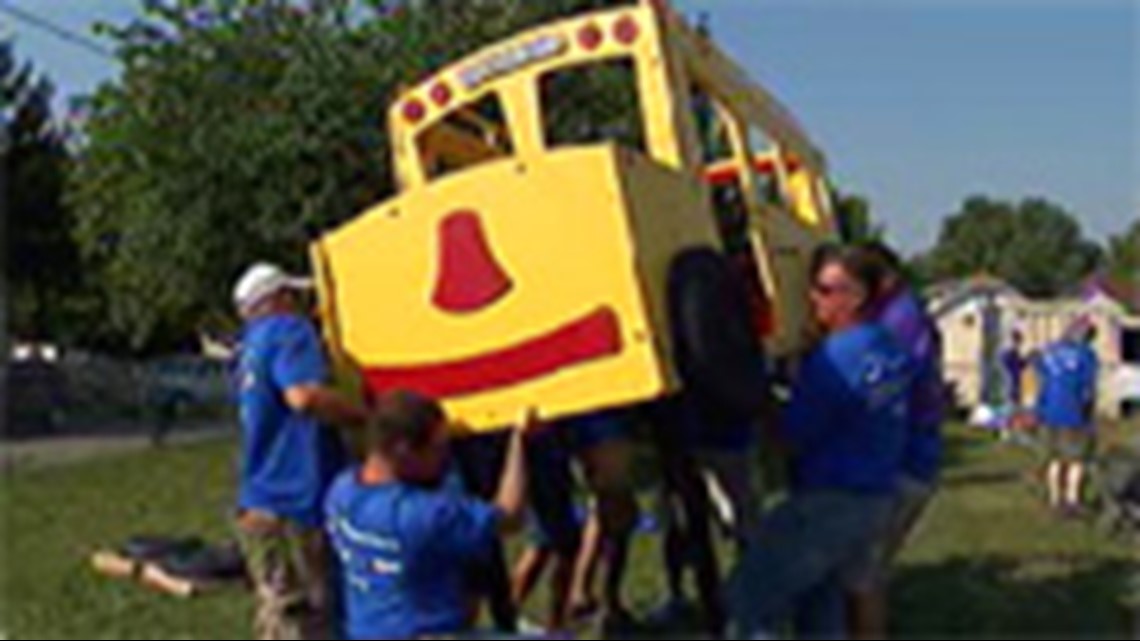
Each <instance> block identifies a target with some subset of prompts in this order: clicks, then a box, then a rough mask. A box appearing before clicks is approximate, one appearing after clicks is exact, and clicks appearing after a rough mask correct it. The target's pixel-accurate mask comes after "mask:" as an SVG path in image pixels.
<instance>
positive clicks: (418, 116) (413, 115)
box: [404, 98, 427, 125]
mask: <svg viewBox="0 0 1140 641" xmlns="http://www.w3.org/2000/svg"><path fill="white" fill-rule="evenodd" d="M425 116H427V107H425V106H424V103H423V102H422V101H420V100H419V99H418V98H412V99H411V100H409V101H407V102H405V103H404V119H405V120H407V121H408V122H409V123H411V124H413V125H414V124H416V123H418V122H420V121H421V120H423V119H424V117H425Z"/></svg>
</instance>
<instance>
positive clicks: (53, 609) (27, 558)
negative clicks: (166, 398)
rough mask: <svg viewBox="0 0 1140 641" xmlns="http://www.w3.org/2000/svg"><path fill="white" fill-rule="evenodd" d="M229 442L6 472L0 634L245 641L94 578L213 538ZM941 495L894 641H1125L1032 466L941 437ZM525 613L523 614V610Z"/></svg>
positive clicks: (1086, 544) (1022, 458)
mask: <svg viewBox="0 0 1140 641" xmlns="http://www.w3.org/2000/svg"><path fill="white" fill-rule="evenodd" d="M234 457H235V449H234V444H233V443H230V442H214V443H205V444H199V445H194V446H187V447H182V448H178V449H173V448H172V449H168V450H158V451H148V452H145V453H137V454H129V455H123V456H120V457H117V458H105V459H100V460H96V461H89V462H85V463H81V464H75V465H72V466H68V467H60V468H53V469H42V470H22V471H17V472H9V473H8V474H7V478H6V479H5V484H4V492H3V494H2V495H0V508H2V509H0V514H3V515H4V518H5V523H4V526H5V527H4V528H3V534H4V536H5V540H4V545H3V552H4V558H2V559H0V562H2V565H0V567H2V568H3V572H2V576H0V588H2V590H3V592H2V595H3V597H4V598H3V599H0V628H2V630H0V631H2V632H3V633H5V634H6V635H7V636H8V637H10V638H57V639H81V638H82V639H89V638H95V639H152V638H153V639H228V638H248V623H247V622H248V620H249V618H250V612H251V608H250V598H249V597H248V596H247V595H246V594H244V593H242V592H241V591H238V590H226V591H222V592H219V593H216V594H211V595H207V596H204V597H202V598H197V599H192V600H189V601H179V600H177V599H173V598H171V597H166V596H162V595H158V594H154V593H151V592H148V591H146V590H144V589H140V588H139V587H137V586H135V585H133V584H130V583H127V582H121V581H115V580H110V579H104V578H101V577H98V576H96V575H95V574H94V573H93V572H91V571H90V570H89V568H88V566H87V556H88V554H89V553H90V552H91V551H92V550H93V549H94V548H96V547H97V546H100V545H107V544H114V543H116V542H119V541H121V540H123V539H125V538H126V537H128V536H130V535H132V534H139V533H167V534H170V533H173V534H199V535H204V536H207V537H210V538H211V539H224V538H226V537H227V536H228V522H229V521H228V511H229V509H230V503H231V497H232V492H233V491H232V487H233V481H234V469H235V468H234ZM949 459H950V460H949V464H948V469H947V473H946V478H945V486H944V489H943V491H942V492H941V494H940V495H939V496H938V498H937V500H936V502H935V503H934V504H933V506H932V508H931V510H930V511H929V512H928V514H927V517H926V519H925V520H924V521H923V523H922V524H921V525H920V527H919V530H918V531H917V532H916V535H915V538H914V539H913V540H912V544H911V545H910V547H909V548H908V549H907V550H906V551H905V553H904V554H903V556H902V558H901V559H900V563H899V566H898V568H897V571H896V574H895V584H894V589H893V592H892V600H893V611H892V620H891V629H892V633H893V635H894V636H896V637H928V638H935V637H937V638H945V637H950V638H966V637H969V638H994V637H998V638H1002V637H1004V638H1014V637H1036V638H1045V637H1058V638H1059V637H1062V636H1063V637H1064V638H1071V637H1072V636H1076V637H1080V638H1126V637H1127V633H1128V631H1129V629H1130V622H1129V617H1128V616H1127V610H1126V598H1127V595H1128V584H1129V580H1130V578H1131V575H1132V568H1131V566H1132V563H1133V562H1134V556H1133V551H1132V549H1131V548H1130V547H1129V546H1127V545H1125V544H1124V543H1123V542H1121V541H1113V540H1111V539H1110V538H1108V537H1107V536H1105V535H1104V534H1103V533H1102V532H1101V531H1100V530H1098V529H1097V528H1095V527H1092V526H1090V525H1089V524H1086V523H1079V522H1077V523H1074V522H1059V521H1057V520H1055V519H1054V518H1053V517H1051V516H1050V515H1048V514H1047V513H1046V511H1045V510H1044V509H1043V508H1042V506H1041V503H1040V498H1039V495H1038V494H1037V492H1036V488H1035V487H1034V486H1033V484H1032V483H1031V482H1030V480H1031V478H1030V475H1031V471H1032V468H1033V465H1034V461H1035V458H1034V456H1033V455H1032V454H1031V453H1029V452H1026V451H1024V450H1019V449H1016V448H1010V447H1004V446H999V445H997V444H995V443H993V442H992V441H991V440H989V439H987V438H984V437H983V436H980V435H976V434H969V433H967V432H965V431H963V430H954V431H952V436H951V448H950V454H949ZM660 572H661V563H660V559H659V552H658V547H657V542H656V539H655V538H653V537H645V536H643V537H639V539H638V541H637V544H636V548H635V551H634V559H633V563H632V564H631V570H630V574H629V577H628V581H627V586H628V587H627V591H628V594H629V597H630V602H631V604H633V605H634V606H635V607H636V608H639V609H643V608H648V607H650V606H651V605H652V604H654V603H655V602H656V601H657V599H658V597H659V594H660V590H661V587H662V583H661V575H660ZM532 605H533V606H534V607H535V608H536V609H537V606H538V605H539V604H538V603H535V604H532Z"/></svg>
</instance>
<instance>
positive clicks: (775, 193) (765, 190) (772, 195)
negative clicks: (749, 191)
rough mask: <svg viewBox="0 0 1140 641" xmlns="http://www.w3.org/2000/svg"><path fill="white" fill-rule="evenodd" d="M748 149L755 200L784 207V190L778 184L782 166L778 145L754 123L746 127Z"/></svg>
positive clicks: (771, 205)
mask: <svg viewBox="0 0 1140 641" xmlns="http://www.w3.org/2000/svg"><path fill="white" fill-rule="evenodd" d="M748 151H749V154H750V156H751V157H752V158H753V163H752V168H753V172H752V175H753V178H754V180H755V183H756V202H758V203H760V204H761V205H768V206H770V207H778V208H780V209H786V206H787V203H786V202H785V200H784V191H783V189H782V188H781V186H780V181H781V180H782V179H783V177H782V176H781V173H782V171H783V167H782V166H781V163H782V162H783V160H782V159H781V158H780V155H779V152H780V149H779V147H777V146H776V144H775V143H774V142H772V139H771V138H770V137H769V136H768V134H767V133H766V132H765V131H764V130H763V129H761V128H759V127H757V126H756V125H749V127H748Z"/></svg>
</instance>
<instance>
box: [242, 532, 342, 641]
mask: <svg viewBox="0 0 1140 641" xmlns="http://www.w3.org/2000/svg"><path fill="white" fill-rule="evenodd" d="M237 531H238V539H239V541H240V543H241V548H242V554H243V555H244V556H245V562H246V567H247V571H248V573H249V577H250V581H251V582H252V584H253V589H254V594H255V598H256V600H257V613H256V615H255V617H254V624H253V625H254V638H255V639H330V638H332V629H331V621H330V612H331V603H330V597H331V595H330V590H329V576H328V568H329V564H328V560H327V556H326V555H327V554H328V547H327V545H326V543H325V538H324V535H323V533H322V532H321V531H320V530H313V529H309V528H303V527H301V526H299V525H296V524H294V523H290V522H288V521H284V520H281V519H278V518H276V517H274V516H271V515H267V514H263V513H259V512H246V513H243V514H242V515H240V516H239V517H238V522H237Z"/></svg>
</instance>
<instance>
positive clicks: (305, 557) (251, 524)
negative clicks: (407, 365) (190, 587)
mask: <svg viewBox="0 0 1140 641" xmlns="http://www.w3.org/2000/svg"><path fill="white" fill-rule="evenodd" d="M307 285H308V284H307V282H306V281H303V280H302V279H297V278H293V277H291V276H289V275H287V274H286V273H285V272H283V271H282V270H281V269H280V268H278V267H276V266H274V265H269V264H266V263H259V264H256V265H253V266H252V267H250V268H249V269H248V270H247V271H246V272H245V273H244V274H243V275H242V277H241V279H240V280H239V281H238V283H237V285H236V287H235V288H234V303H235V304H236V305H237V309H238V313H239V314H240V315H241V317H242V319H243V321H244V323H245V326H244V328H243V330H242V335H241V346H240V352H239V354H238V360H237V363H236V370H235V377H236V378H235V383H236V387H237V402H238V408H239V412H240V415H241V428H242V444H241V471H240V487H239V490H238V516H237V527H238V533H239V537H240V540H241V546H242V552H243V554H244V555H245V559H246V565H247V567H248V568H249V573H250V577H251V579H252V581H253V583H254V586H255V588H256V590H255V594H256V595H257V600H258V604H257V615H256V619H255V622H254V628H255V633H256V638H259V639H311V638H326V637H327V636H328V634H329V630H328V629H327V623H328V621H327V619H328V608H329V595H328V592H327V587H328V586H327V576H326V559H325V555H326V552H325V551H326V546H325V542H324V536H323V534H322V530H321V522H322V517H321V502H322V501H323V499H324V493H325V490H326V489H327V488H328V484H329V483H330V482H331V481H332V478H333V477H334V476H335V475H336V474H337V472H339V470H340V467H341V466H342V465H343V463H344V457H343V451H342V450H341V449H340V441H339V438H338V435H337V434H336V433H335V432H334V431H333V430H332V429H330V428H327V427H324V426H322V425H321V422H322V421H323V422H327V423H336V424H353V423H359V422H362V421H363V420H364V418H365V416H366V414H365V411H364V408H363V406H362V405H361V404H359V403H356V402H354V401H352V400H350V399H348V398H346V397H344V396H342V395H341V394H339V393H338V392H336V391H335V390H333V389H331V388H329V387H327V386H326V384H325V381H326V379H327V378H328V367H327V365H326V361H325V356H324V352H323V351H322V349H321V343H320V339H319V338H318V336H317V332H316V329H315V328H314V327H313V325H312V323H310V322H309V320H308V319H307V318H306V317H305V316H303V315H302V314H301V313H300V311H299V310H300V307H299V305H298V301H297V298H296V296H295V293H294V292H295V290H296V289H298V288H303V287H306V286H307Z"/></svg>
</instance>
